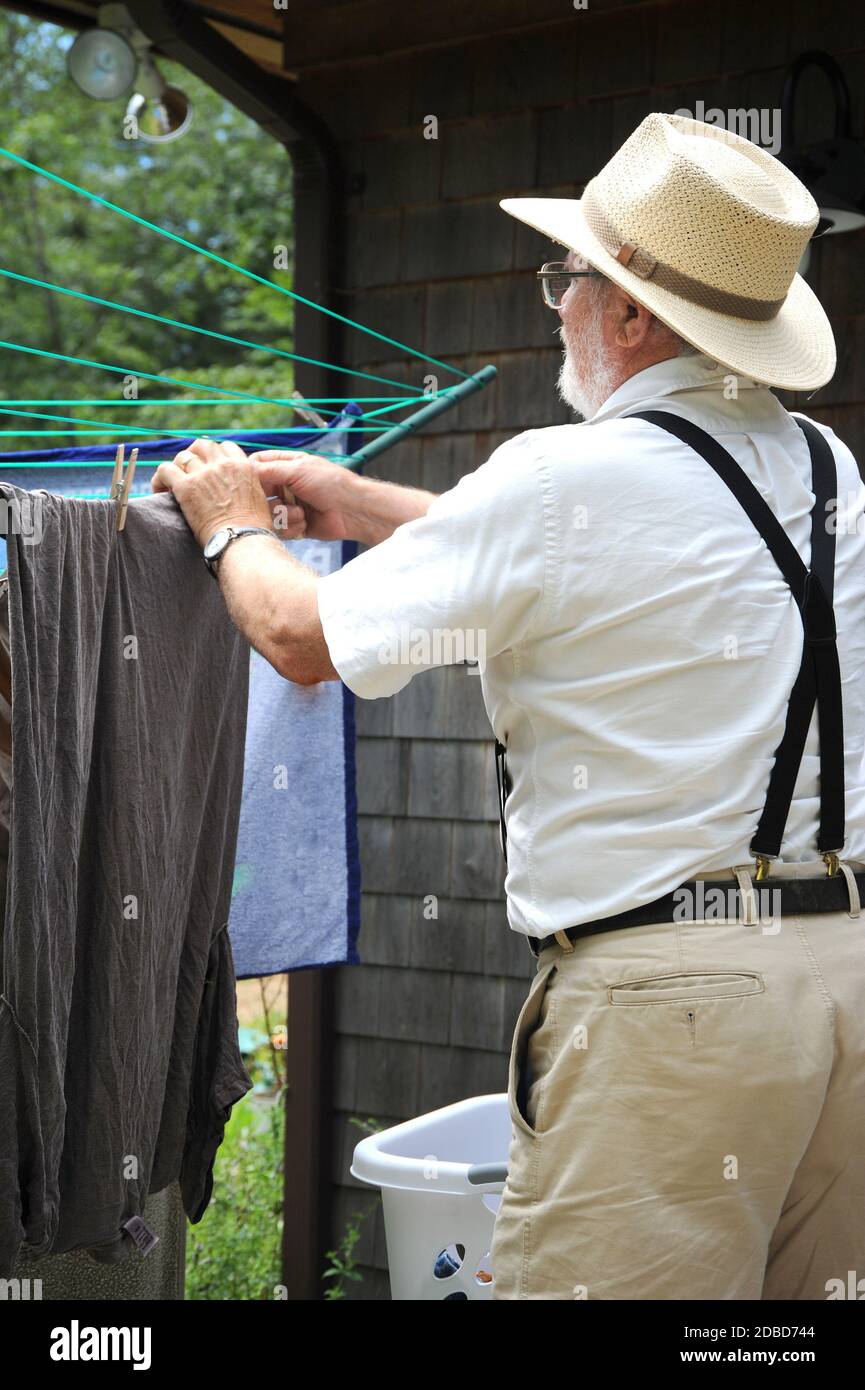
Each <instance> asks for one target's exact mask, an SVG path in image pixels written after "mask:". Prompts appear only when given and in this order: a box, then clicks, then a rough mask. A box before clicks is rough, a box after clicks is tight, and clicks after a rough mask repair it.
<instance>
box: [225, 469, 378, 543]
mask: <svg viewBox="0 0 865 1390" xmlns="http://www.w3.org/2000/svg"><path fill="white" fill-rule="evenodd" d="M249 461H250V463H251V464H252V465H253V466H254V467H255V469H256V470H257V473H258V481H259V483H260V484H261V486H262V489H263V490H264V492H265V493H266V494H267V496H268V497H272V496H273V495H274V494H275V495H276V498H277V500H276V501H274V502H272V503H271V510H272V512H273V515H274V516H275V518H276V520H277V521H279V522H284V523H285V525H284V530H285V533H286V534H288V535H302V536H310V537H312V538H313V539H315V540H320V541H342V540H353V539H357V531H358V520H359V518H358V508H359V505H360V497H359V495H358V494H359V489H358V486H357V484H358V479H357V478H356V476H355V475H354V474H353V473H351V472H349V470H348V469H347V468H343V467H341V465H340V464H338V463H330V462H329V460H327V459H323V458H318V457H317V456H316V455H315V454H304V453H301V452H299V451H295V450H286V449H262V450H259V451H258V452H257V453H254V454H250V456H249ZM279 499H282V500H279ZM298 512H299V517H298ZM298 521H299V522H300V524H298Z"/></svg>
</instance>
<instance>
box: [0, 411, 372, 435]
mask: <svg viewBox="0 0 865 1390" xmlns="http://www.w3.org/2000/svg"><path fill="white" fill-rule="evenodd" d="M0 415H24V416H26V417H27V419H29V420H53V421H55V422H57V421H65V422H66V423H67V424H70V425H96V426H98V428H97V429H94V430H78V429H76V430H0V435H3V434H11V435H21V436H24V435H43V434H114V433H118V434H147V435H155V436H156V438H157V439H189V437H190V436H192V437H193V438H195V436H196V434H197V433H200V431H196V430H166V429H156V428H155V427H154V426H153V425H111V424H109V425H106V424H105V423H104V421H99V420H88V419H86V418H85V419H82V418H80V417H79V416H75V415H48V414H47V413H46V412H44V411H41V410H10V409H8V408H7V407H6V406H0ZM388 428H389V426H388V425H386V424H384V425H346V426H344V427H340V431H339V432H340V434H343V433H345V434H347V433H348V432H349V430H357V431H358V432H359V433H361V434H373V433H375V432H376V431H378V430H386V429H388ZM297 430H298V427H297V425H295V426H294V427H293V428H291V429H272V428H271V427H270V426H269V425H262V427H261V432H262V433H263V434H264V433H266V434H297ZM205 433H206V434H208V435H210V436H212V437H213V438H219V437H220V436H222V437H223V438H224V437H225V436H227V435H231V434H236V433H237V429H236V428H235V429H233V430H230V429H229V430H226V429H222V430H207V431H205ZM240 442H241V441H240V440H238V441H237V443H240Z"/></svg>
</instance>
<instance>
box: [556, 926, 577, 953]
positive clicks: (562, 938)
mask: <svg viewBox="0 0 865 1390" xmlns="http://www.w3.org/2000/svg"><path fill="white" fill-rule="evenodd" d="M553 936H554V937H555V938H556V940H557V941H558V943H559V945H560V946H561V948H562V950H563V951H567V952H571V951H572V950H573V949H574V943H573V941H572V940H571V938H570V937H569V936H568V934H567V932H564V931H557V932H553Z"/></svg>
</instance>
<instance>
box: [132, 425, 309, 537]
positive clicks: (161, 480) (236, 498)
mask: <svg viewBox="0 0 865 1390" xmlns="http://www.w3.org/2000/svg"><path fill="white" fill-rule="evenodd" d="M150 486H151V490H152V491H153V492H173V493H174V496H175V497H176V498H177V501H178V504H179V506H180V508H181V510H182V511H183V515H184V516H185V517H186V520H187V521H188V522H189V525H190V527H191V528H192V530H193V531H194V533H195V538H196V540H197V541H198V544H199V545H200V546H202V547H203V546H205V545H206V544H207V542H208V541H209V540H210V537H211V536H212V535H214V533H215V532H216V531H219V530H221V528H222V527H223V526H264V527H268V528H269V529H271V530H272V529H273V523H272V519H271V513H270V507H269V506H268V502H267V498H266V497H265V494H264V492H263V491H262V487H261V482H260V480H259V475H258V473H257V472H256V469H255V468H254V467H253V465H252V464H251V463H250V461H249V459H248V458H247V457H246V455H245V454H244V452H243V450H242V449H240V448H238V446H237V445H236V444H233V443H232V442H231V440H224V441H223V442H218V441H217V440H213V439H196V440H195V443H194V444H192V445H191V446H190V448H188V449H182V450H181V452H180V453H179V454H176V455H175V458H174V462H173V463H161V464H160V465H159V467H158V468H157V470H156V472H155V474H154V475H153V480H152V482H151V484H150ZM295 519H296V518H295Z"/></svg>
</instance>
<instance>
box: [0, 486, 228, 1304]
mask: <svg viewBox="0 0 865 1390" xmlns="http://www.w3.org/2000/svg"><path fill="white" fill-rule="evenodd" d="M34 507H35V508H36V510H34ZM0 510H2V512H3V513H5V514H6V516H5V520H6V522H7V529H8V530H9V532H10V533H9V535H8V557H9V558H8V564H9V626H10V647H11V665H12V790H11V798H12V810H11V827H10V836H9V869H8V883H7V893H6V917H5V925H4V930H3V936H4V940H3V966H2V978H0V987H2V996H0V1277H6V1276H7V1275H8V1274H9V1272H10V1270H11V1267H12V1264H13V1262H14V1259H15V1256H16V1254H17V1253H18V1250H19V1246H21V1245H22V1244H23V1245H24V1246H25V1247H26V1248H27V1249H28V1250H31V1249H32V1250H34V1251H37V1252H39V1253H44V1252H47V1251H49V1250H52V1251H56V1252H62V1251H65V1250H71V1249H78V1248H81V1247H87V1248H93V1247H98V1248H99V1257H101V1258H103V1259H109V1260H111V1259H115V1258H123V1257H124V1256H125V1255H126V1254H127V1253H129V1252H130V1251H131V1250H133V1249H134V1248H135V1247H134V1245H133V1243H132V1241H131V1239H130V1235H129V1234H127V1233H125V1232H124V1230H123V1223H125V1222H126V1221H128V1220H129V1218H131V1217H134V1216H137V1215H140V1213H141V1211H142V1208H143V1206H144V1201H145V1198H146V1197H147V1195H148V1193H151V1192H158V1191H160V1190H161V1189H162V1188H164V1187H166V1186H167V1185H168V1184H169V1183H171V1182H173V1181H174V1180H176V1179H179V1181H180V1184H181V1188H182V1193H183V1202H184V1207H185V1209H186V1212H187V1214H188V1215H189V1217H190V1218H191V1219H192V1220H193V1221H196V1220H198V1219H200V1217H201V1216H202V1215H203V1213H204V1209H205V1207H206V1206H207V1203H208V1201H209V1199H210V1192H211V1187H212V1167H213V1160H214V1157H215V1154H216V1150H217V1148H218V1147H219V1144H220V1143H221V1141H222V1136H223V1131H224V1127H225V1123H226V1121H227V1119H228V1116H229V1114H230V1108H231V1106H232V1104H233V1103H234V1102H236V1101H237V1100H239V1099H240V1097H241V1096H243V1095H244V1094H245V1093H246V1092H247V1091H248V1090H249V1089H250V1086H251V1084H252V1083H251V1081H250V1078H249V1076H248V1075H247V1072H246V1070H245V1068H244V1065H243V1059H242V1057H241V1055H240V1051H239V1048H238V1043H237V1019H236V1004H235V981H234V965H233V961H232V955H231V947H230V944H229V940H228V932H227V930H226V924H227V921H228V912H229V903H230V897H231V882H232V874H233V867H234V851H235V841H236V836H237V825H238V818H239V812H240V795H241V788H242V780H243V751H244V732H245V722H246V701H247V681H248V671H249V647H248V645H247V643H246V642H245V640H244V639H243V638H242V637H241V636H240V634H239V633H238V632H237V631H236V629H235V628H234V627H233V625H232V623H231V621H230V620H229V618H228V616H227V613H226V611H225V607H224V604H223V601H222V598H221V596H220V594H219V591H218V588H217V586H216V584H214V582H213V580H212V579H211V578H210V576H209V574H208V573H207V570H206V568H205V566H204V564H203V562H202V559H201V553H200V550H199V548H198V546H197V544H196V542H195V540H194V538H193V536H192V533H191V532H190V531H189V529H188V527H187V525H186V522H185V521H184V519H183V516H182V514H181V512H180V511H179V509H178V507H177V506H176V504H175V502H174V500H173V499H172V498H171V497H169V496H167V495H160V496H153V497H147V498H143V499H140V500H136V501H134V502H133V503H132V504H131V505H130V507H129V511H128V514H127V520H126V528H125V530H124V532H123V533H122V534H121V535H118V534H117V533H116V531H115V529H114V507H113V504H111V503H109V502H107V501H106V502H104V503H103V502H79V501H74V500H70V499H68V498H61V497H57V496H53V495H48V494H38V493H37V494H34V493H26V492H22V491H21V490H20V489H18V488H15V487H13V486H11V485H10V484H7V483H2V482H0ZM16 527H17V528H18V533H17V534H16V533H15V528H16ZM28 532H29V533H30V534H27V533H28Z"/></svg>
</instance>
